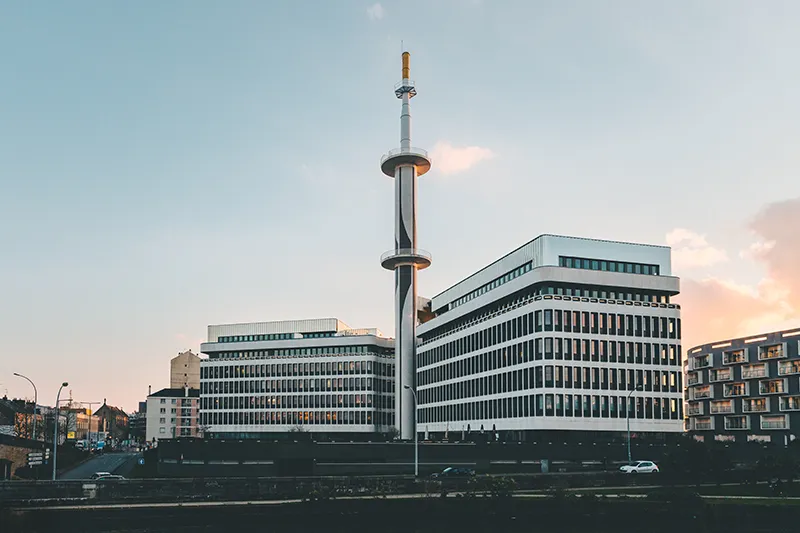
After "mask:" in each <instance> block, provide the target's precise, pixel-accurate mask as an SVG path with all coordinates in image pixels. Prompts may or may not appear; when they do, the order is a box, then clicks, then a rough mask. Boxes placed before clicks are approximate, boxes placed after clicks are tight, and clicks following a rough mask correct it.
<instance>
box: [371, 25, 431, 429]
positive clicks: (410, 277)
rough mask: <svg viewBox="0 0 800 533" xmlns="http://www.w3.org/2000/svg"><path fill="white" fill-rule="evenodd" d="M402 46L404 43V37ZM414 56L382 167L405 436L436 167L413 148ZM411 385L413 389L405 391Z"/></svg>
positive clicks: (399, 421)
mask: <svg viewBox="0 0 800 533" xmlns="http://www.w3.org/2000/svg"><path fill="white" fill-rule="evenodd" d="M400 46H401V47H403V46H404V43H403V41H402V40H401V41H400ZM410 56H411V55H410V54H409V53H408V52H406V51H403V53H402V78H401V80H400V83H398V84H397V85H395V90H394V94H395V96H396V97H397V98H399V99H400V100H402V107H401V111H400V148H395V149H394V150H391V151H389V153H388V154H386V155H385V156H383V157H382V158H381V171H383V173H384V174H386V175H387V176H389V177H392V178H394V179H395V232H394V249H393V250H389V251H388V252H386V253H384V254H383V256H381V266H383V268H385V269H387V270H394V293H395V341H394V342H395V345H394V353H395V367H394V368H395V378H394V379H395V391H396V395H397V396H396V399H395V417H396V426H397V428H398V429H399V430H400V438H401V439H403V440H411V439H413V438H414V437H415V435H416V434H417V419H416V413H417V409H418V408H419V406H418V405H416V390H417V369H416V360H415V358H416V351H417V334H416V329H417V271H418V270H422V269H423V268H428V267H429V266H430V264H431V256H430V255H429V254H428V253H427V252H425V251H423V250H420V249H418V248H417V177H418V176H422V175H423V174H425V173H426V172H428V170H430V168H431V161H430V159H428V152H426V151H425V150H422V149H420V148H413V147H412V146H411V105H410V103H409V102H410V100H411V98H412V97H414V96H416V94H417V90H416V88H415V87H414V82H413V81H412V80H411V68H410ZM406 389H409V390H410V393H405V392H404V391H405V390H406Z"/></svg>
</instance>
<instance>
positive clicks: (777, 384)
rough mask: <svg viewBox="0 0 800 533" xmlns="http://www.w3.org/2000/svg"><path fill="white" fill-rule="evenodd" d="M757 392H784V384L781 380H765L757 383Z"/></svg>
mask: <svg viewBox="0 0 800 533" xmlns="http://www.w3.org/2000/svg"><path fill="white" fill-rule="evenodd" d="M758 392H759V394H783V393H784V392H786V384H785V383H784V382H783V380H780V381H767V382H763V381H762V382H761V383H759V384H758Z"/></svg>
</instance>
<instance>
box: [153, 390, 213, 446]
mask: <svg viewBox="0 0 800 533" xmlns="http://www.w3.org/2000/svg"><path fill="white" fill-rule="evenodd" d="M199 398H200V391H199V390H198V389H190V388H189V387H184V388H180V389H178V388H176V389H172V388H169V389H161V390H160V391H158V392H155V393H153V394H151V395H150V396H148V397H147V410H146V417H147V426H146V429H145V437H146V439H147V442H148V443H150V444H153V443H157V442H158V441H159V440H162V439H174V438H175V437H196V436H198V433H199V427H198V419H199Z"/></svg>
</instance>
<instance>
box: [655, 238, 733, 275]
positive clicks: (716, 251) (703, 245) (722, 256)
mask: <svg viewBox="0 0 800 533" xmlns="http://www.w3.org/2000/svg"><path fill="white" fill-rule="evenodd" d="M667 244H668V245H669V246H671V247H672V266H673V267H674V268H675V269H676V270H679V271H680V270H689V269H692V268H701V267H708V266H711V265H716V264H717V263H724V262H725V261H727V260H728V254H727V253H726V252H725V250H722V249H720V248H714V247H713V246H711V245H710V244H708V241H706V238H705V236H704V235H700V234H698V233H695V232H693V231H691V230H688V229H685V228H675V229H674V230H672V231H670V232H669V233H667Z"/></svg>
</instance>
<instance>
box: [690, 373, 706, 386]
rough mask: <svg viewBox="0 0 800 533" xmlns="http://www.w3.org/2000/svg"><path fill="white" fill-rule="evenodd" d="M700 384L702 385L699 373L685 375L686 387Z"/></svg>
mask: <svg viewBox="0 0 800 533" xmlns="http://www.w3.org/2000/svg"><path fill="white" fill-rule="evenodd" d="M701 383H703V378H702V375H701V374H700V372H690V373H688V374H687V375H686V384H687V385H689V386H691V385H700V384H701Z"/></svg>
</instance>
